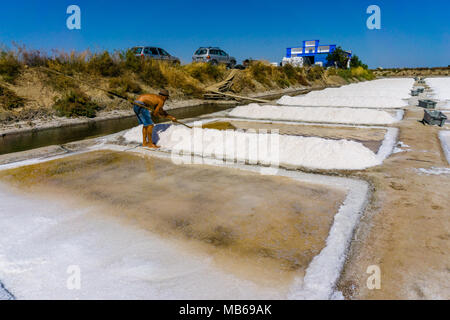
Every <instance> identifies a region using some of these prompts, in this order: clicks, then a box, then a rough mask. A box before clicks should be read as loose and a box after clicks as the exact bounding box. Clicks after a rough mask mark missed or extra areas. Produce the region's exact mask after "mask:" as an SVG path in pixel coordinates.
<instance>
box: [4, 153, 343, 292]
mask: <svg viewBox="0 0 450 320" xmlns="http://www.w3.org/2000/svg"><path fill="white" fill-rule="evenodd" d="M0 181H1V182H3V183H6V184H8V185H10V186H14V187H15V188H18V189H19V190H22V191H25V192H27V193H32V194H33V195H35V196H36V195H38V196H42V197H46V196H50V197H51V196H52V195H54V194H58V198H59V200H64V199H67V201H72V202H74V201H75V202H76V203H77V204H78V205H81V206H92V205H95V206H96V207H99V208H101V209H99V210H98V214H99V215H105V216H108V217H113V218H115V219H118V220H119V221H121V223H124V224H127V225H132V226H134V227H138V228H141V229H144V230H146V231H148V232H150V233H152V234H157V235H158V236H160V237H162V238H169V239H177V240H180V241H181V242H183V243H184V244H185V245H186V250H192V251H193V252H194V253H195V252H199V253H206V254H208V255H210V256H212V257H213V258H214V261H215V263H216V265H217V266H218V267H220V268H223V269H224V270H226V271H227V272H231V273H233V274H235V275H237V276H238V277H243V278H245V279H248V280H251V281H255V282H257V283H264V284H265V285H271V286H280V285H288V284H289V283H290V282H291V281H292V280H293V278H294V277H296V276H299V275H300V276H301V275H303V273H304V271H305V269H306V268H307V266H308V265H309V263H310V261H311V260H312V258H313V257H314V256H316V255H317V254H318V253H319V252H320V250H321V249H322V248H323V247H324V246H325V240H326V238H327V235H328V233H329V229H330V227H331V224H332V222H333V217H334V214H335V213H336V212H337V210H338V209H339V206H340V205H341V204H342V202H343V200H344V198H345V192H344V191H343V190H340V189H336V188H330V187H326V186H324V185H319V184H307V183H301V182H299V181H294V180H292V179H289V178H285V177H277V176H262V175H260V174H257V173H252V172H245V171H241V170H237V169H230V168H220V167H210V166H200V165H198V166H196V165H190V166H179V165H178V166H177V165H174V164H172V163H171V162H170V160H166V159H159V158H154V157H145V156H141V155H134V154H129V153H125V152H112V151H96V152H89V153H84V154H80V155H74V156H70V157H66V158H62V159H58V160H53V161H49V162H44V163H39V164H34V165H30V166H25V167H20V168H16V169H10V170H5V171H0ZM62 214H63V213H62Z"/></svg>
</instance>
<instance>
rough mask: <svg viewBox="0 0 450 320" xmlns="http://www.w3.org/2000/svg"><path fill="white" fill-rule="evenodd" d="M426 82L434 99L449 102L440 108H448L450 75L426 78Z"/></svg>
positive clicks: (449, 104) (449, 107)
mask: <svg viewBox="0 0 450 320" xmlns="http://www.w3.org/2000/svg"><path fill="white" fill-rule="evenodd" d="M426 82H427V84H428V85H429V86H430V87H431V89H432V90H433V93H434V97H435V98H436V99H438V100H441V101H448V102H449V103H447V104H445V105H444V106H442V107H441V108H444V109H450V77H446V78H427V79H426Z"/></svg>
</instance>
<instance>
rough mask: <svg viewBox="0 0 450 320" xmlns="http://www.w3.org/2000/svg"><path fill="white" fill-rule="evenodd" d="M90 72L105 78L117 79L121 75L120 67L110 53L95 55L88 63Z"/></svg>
mask: <svg viewBox="0 0 450 320" xmlns="http://www.w3.org/2000/svg"><path fill="white" fill-rule="evenodd" d="M88 70H89V72H91V73H94V74H99V75H101V76H104V77H117V76H119V75H120V74H121V70H120V66H119V64H118V63H116V62H115V61H114V60H113V59H112V58H111V55H110V54H109V52H108V51H104V52H103V53H100V54H94V55H93V56H92V57H91V58H90V59H89V62H88Z"/></svg>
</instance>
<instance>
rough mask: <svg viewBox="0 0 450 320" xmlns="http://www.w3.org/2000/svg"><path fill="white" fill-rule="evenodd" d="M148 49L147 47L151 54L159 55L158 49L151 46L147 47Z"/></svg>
mask: <svg viewBox="0 0 450 320" xmlns="http://www.w3.org/2000/svg"><path fill="white" fill-rule="evenodd" d="M148 49H149V51H150V54H151V55H154V56H159V53H158V49H156V48H153V47H151V48H148Z"/></svg>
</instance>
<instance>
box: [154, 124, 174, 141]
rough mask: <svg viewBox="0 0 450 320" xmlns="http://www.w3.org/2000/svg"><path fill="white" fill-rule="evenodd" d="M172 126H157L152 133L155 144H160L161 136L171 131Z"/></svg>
mask: <svg viewBox="0 0 450 320" xmlns="http://www.w3.org/2000/svg"><path fill="white" fill-rule="evenodd" d="M170 126H172V124H170V123H160V124H155V126H154V127H153V132H152V140H153V143H154V144H158V141H159V140H160V137H159V135H160V134H161V133H163V132H164V131H166V130H167V129H169V128H170Z"/></svg>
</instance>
